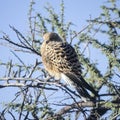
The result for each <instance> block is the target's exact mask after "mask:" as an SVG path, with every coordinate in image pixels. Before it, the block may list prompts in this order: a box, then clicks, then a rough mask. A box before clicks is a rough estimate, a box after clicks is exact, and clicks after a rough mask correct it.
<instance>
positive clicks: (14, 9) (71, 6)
mask: <svg viewBox="0 0 120 120" xmlns="http://www.w3.org/2000/svg"><path fill="white" fill-rule="evenodd" d="M60 1H61V0H36V3H37V4H36V6H35V10H36V11H37V10H39V11H40V13H42V14H43V15H44V14H46V12H45V10H44V9H43V8H44V6H46V4H47V3H50V4H51V5H52V6H53V7H54V9H55V11H58V10H59V8H60V7H59V5H60ZM29 2H30V0H2V1H1V2H0V18H1V19H0V31H4V32H5V33H7V34H9V36H10V37H11V38H12V39H14V40H15V34H14V32H13V31H12V30H11V29H10V28H9V25H12V26H15V27H16V28H17V29H18V30H20V32H22V33H23V34H27V32H28V19H27V18H28V11H29V5H30V4H29ZM103 3H104V0H92V1H89V0H81V1H80V0H76V1H75V2H74V1H73V2H71V1H69V0H65V20H66V21H73V23H75V25H76V26H75V29H76V30H77V31H79V30H81V29H83V28H84V27H85V26H86V20H87V19H89V18H90V16H91V17H92V18H94V17H97V16H98V15H99V13H100V10H101V9H100V5H102V4H103ZM37 12H38V11H37ZM0 50H2V51H4V53H5V54H4V55H3V54H2V55H0V56H1V57H0V58H1V59H2V58H3V59H4V60H5V61H7V60H9V59H10V57H11V54H10V51H9V50H8V48H6V47H2V46H0Z"/></svg>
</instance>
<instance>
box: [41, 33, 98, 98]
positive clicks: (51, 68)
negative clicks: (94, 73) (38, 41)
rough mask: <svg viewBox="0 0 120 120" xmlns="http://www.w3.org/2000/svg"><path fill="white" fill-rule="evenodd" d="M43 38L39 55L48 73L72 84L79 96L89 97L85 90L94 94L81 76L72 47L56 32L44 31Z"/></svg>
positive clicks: (79, 65)
mask: <svg viewBox="0 0 120 120" xmlns="http://www.w3.org/2000/svg"><path fill="white" fill-rule="evenodd" d="M43 39H44V41H43V43H42V45H41V56H42V61H43V64H44V66H45V69H46V70H47V71H48V72H49V74H50V75H51V76H53V77H55V79H63V80H65V81H66V82H67V84H69V85H71V86H74V87H75V88H76V89H77V91H78V92H79V94H80V96H81V97H84V98H89V99H91V96H90V94H89V93H88V91H87V90H89V91H91V92H92V93H93V94H94V95H95V96H96V95H97V92H96V91H95V90H94V89H93V87H92V86H90V85H89V84H88V83H87V82H86V81H85V80H84V79H83V77H82V76H81V64H80V62H79V60H78V56H77V54H76V52H75V50H74V48H73V47H72V46H71V45H70V44H68V43H67V42H63V40H62V39H61V38H60V37H59V35H58V34H57V33H45V34H44V35H43Z"/></svg>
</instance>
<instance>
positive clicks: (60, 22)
mask: <svg viewBox="0 0 120 120" xmlns="http://www.w3.org/2000/svg"><path fill="white" fill-rule="evenodd" d="M35 4H36V3H35V2H34V1H32V2H31V3H30V9H29V13H28V15H29V18H28V20H29V34H28V35H27V36H25V35H23V34H22V33H21V32H20V31H18V30H17V29H16V28H15V27H13V26H10V28H11V29H12V31H13V32H15V33H16V36H17V41H18V42H16V41H14V40H13V39H12V38H10V37H9V35H7V34H6V33H4V32H3V33H2V34H1V35H2V37H1V38H0V39H1V45H6V46H7V47H10V48H13V49H12V54H13V55H14V56H15V58H16V59H17V60H18V61H19V62H18V63H15V62H14V60H13V59H12V60H10V61H8V62H3V61H2V60H1V62H0V66H1V67H0V69H1V70H4V71H5V72H4V74H3V75H1V76H0V82H1V84H0V88H1V89H6V88H8V87H12V88H15V87H16V89H15V91H14V93H15V95H14V98H13V99H12V101H8V103H1V107H2V110H1V113H0V117H1V119H2V120H5V119H6V117H7V115H9V116H10V118H11V119H13V120H16V119H19V120H23V119H24V120H46V119H47V120H57V119H59V120H71V119H75V120H77V119H80V118H81V116H82V117H83V118H84V119H87V120H91V119H98V118H100V119H105V118H108V119H111V120H116V119H120V81H119V80H120V74H119V73H120V9H119V8H118V6H117V1H116V0H109V1H107V4H106V5H103V6H101V9H102V13H101V14H100V15H99V16H98V17H97V18H94V19H90V20H88V25H87V26H86V27H85V28H84V29H83V30H80V31H79V32H77V31H75V30H73V29H72V26H73V23H72V22H65V12H64V9H65V8H64V1H63V0H62V1H61V5H60V14H58V13H57V12H56V11H55V10H54V8H53V7H52V6H50V5H49V4H48V5H47V7H45V8H44V9H45V10H46V12H47V14H48V16H46V17H44V16H43V15H42V14H41V13H40V12H37V13H35V12H34V9H35V8H34V5H35ZM48 31H53V32H57V33H58V34H59V35H60V36H61V37H62V38H63V40H64V41H67V40H68V39H69V41H68V42H69V43H70V44H74V47H75V49H76V52H77V54H78V56H79V59H80V62H81V63H82V64H83V68H84V70H83V76H84V78H85V79H86V80H87V81H88V82H89V84H91V85H92V86H94V88H95V90H96V91H98V92H99V95H100V98H99V99H96V101H87V102H83V101H81V100H80V98H79V96H78V93H77V92H76V91H75V90H74V89H73V88H72V89H71V87H69V86H67V85H66V84H64V82H61V83H58V81H56V80H54V78H51V77H50V76H49V75H48V73H47V72H46V71H45V70H44V68H43V65H42V62H41V57H40V45H41V43H42V34H43V33H44V32H48ZM97 35H98V36H100V37H97ZM104 36H105V37H104ZM74 40H76V41H77V42H76V43H74ZM83 44H85V45H86V46H85V47H84V48H83ZM81 48H83V50H82V51H81ZM87 49H89V51H88V52H89V53H90V54H91V56H89V57H88V56H86V51H87ZM96 51H97V52H98V53H99V54H98V56H99V58H100V59H97V61H96V58H97V57H98V56H97V54H96ZM20 52H21V53H22V54H23V56H24V57H25V56H26V55H28V56H30V58H35V59H36V60H35V61H34V62H32V64H30V65H28V64H27V63H25V61H24V59H21V58H20V57H19V53H20ZM94 55H96V56H97V57H95V56H94ZM101 60H102V62H101ZM101 66H104V67H101ZM9 89H11V88H9ZM107 111H109V113H107ZM93 117H95V118H93Z"/></svg>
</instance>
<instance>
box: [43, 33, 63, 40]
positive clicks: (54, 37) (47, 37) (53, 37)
mask: <svg viewBox="0 0 120 120" xmlns="http://www.w3.org/2000/svg"><path fill="white" fill-rule="evenodd" d="M43 39H44V41H62V39H61V38H60V36H59V35H58V34H57V33H53V32H49V33H45V34H44V35H43Z"/></svg>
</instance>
